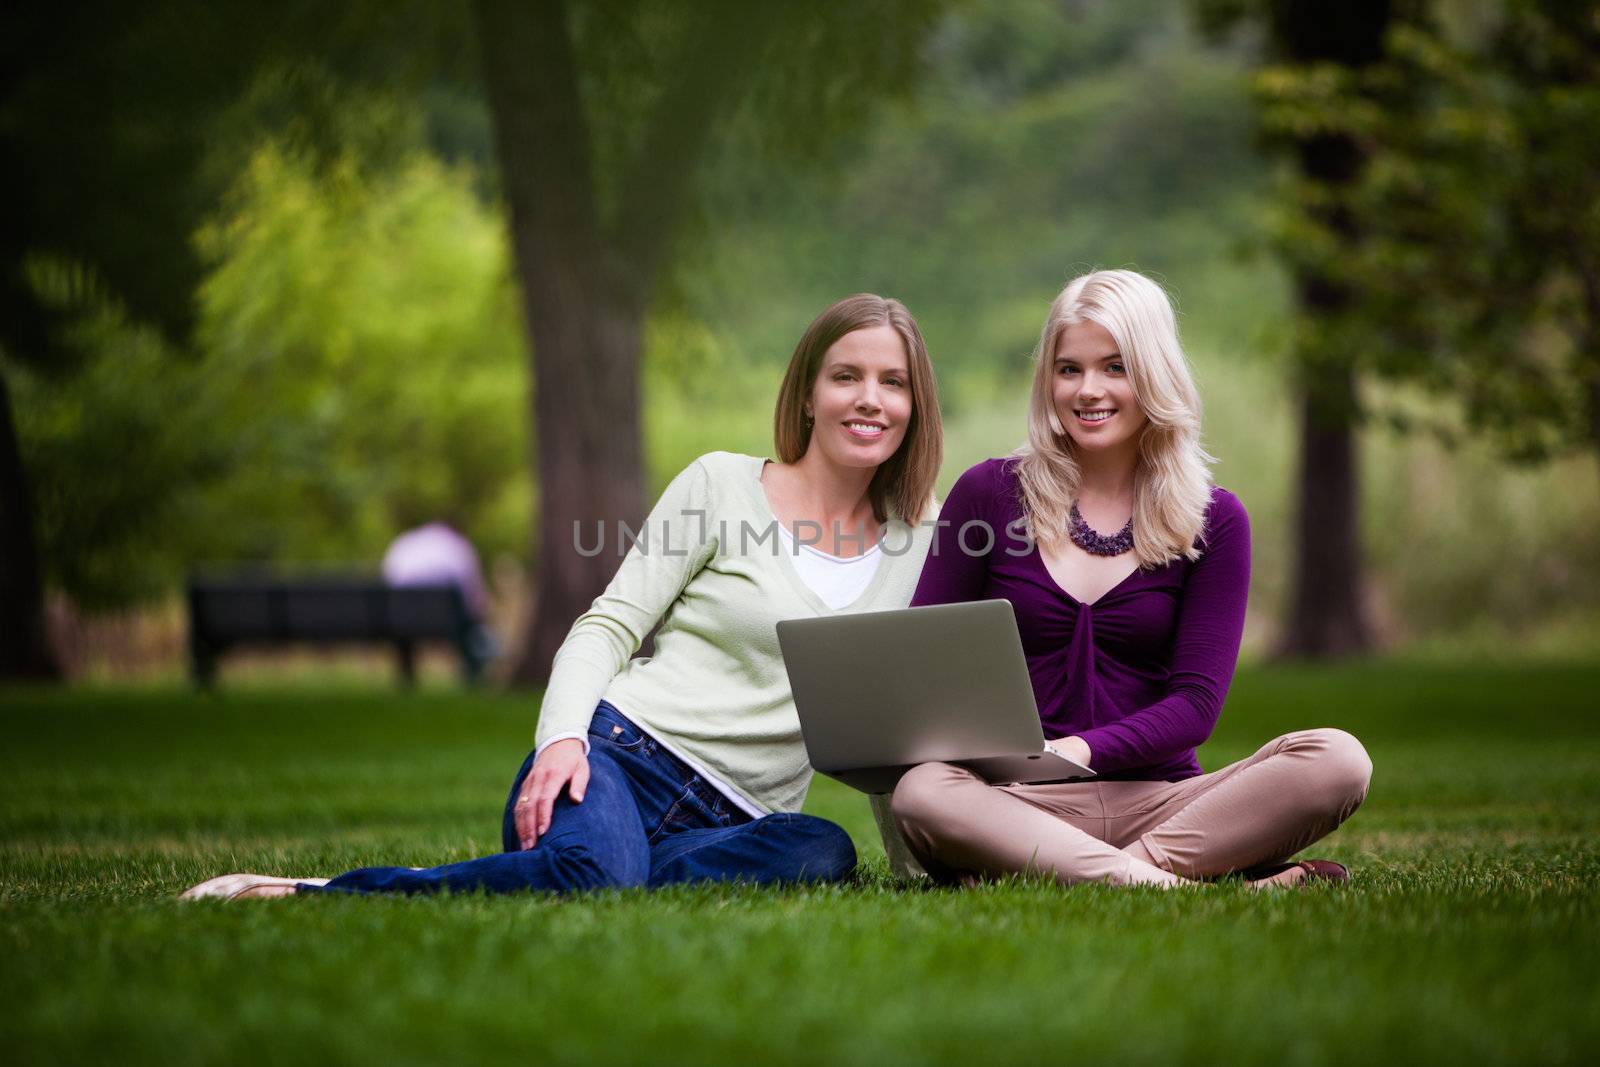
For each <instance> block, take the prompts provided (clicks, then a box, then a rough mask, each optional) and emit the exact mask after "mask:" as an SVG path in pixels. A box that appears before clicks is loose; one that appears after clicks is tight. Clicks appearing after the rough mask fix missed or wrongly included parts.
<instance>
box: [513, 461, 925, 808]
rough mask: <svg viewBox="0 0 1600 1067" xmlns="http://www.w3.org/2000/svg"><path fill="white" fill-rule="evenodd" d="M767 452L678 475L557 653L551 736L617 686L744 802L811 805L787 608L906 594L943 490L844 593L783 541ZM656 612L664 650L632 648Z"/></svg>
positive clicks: (649, 726)
mask: <svg viewBox="0 0 1600 1067" xmlns="http://www.w3.org/2000/svg"><path fill="white" fill-rule="evenodd" d="M765 463H766V461H765V460H763V459H761V458H760V457H758V456H744V455H736V454H733V453H728V452H712V453H710V454H708V455H705V456H701V457H700V458H699V459H697V460H695V461H694V462H693V463H691V464H690V465H689V466H688V467H687V468H685V469H684V471H683V472H682V473H681V474H679V475H678V476H677V477H676V478H674V479H673V480H672V484H671V485H669V486H667V488H666V491H665V492H663V493H662V494H661V499H660V501H658V502H657V504H656V506H655V508H654V509H652V511H651V512H650V516H649V518H648V519H647V520H646V522H645V529H644V531H643V532H642V535H641V538H640V540H639V542H638V543H636V544H634V545H633V547H632V548H630V549H629V551H628V553H627V555H626V557H625V558H624V559H623V560H622V563H621V565H620V566H619V567H618V568H617V573H616V576H615V577H614V578H612V580H611V584H610V585H608V586H607V587H606V590H605V592H604V593H602V594H601V595H600V596H599V597H598V598H597V599H596V600H595V602H594V604H593V605H592V606H591V607H590V609H589V610H588V611H587V612H585V613H584V614H583V615H582V616H580V617H579V619H578V621H577V622H575V623H574V624H573V626H572V630H571V632H569V633H568V634H567V639H566V641H564V642H563V643H562V645H561V648H560V650H559V651H557V653H556V657H555V663H554V666H553V668H552V671H551V677H550V685H549V688H548V689H547V690H546V692H545V698H544V703H543V706H542V708H541V709H540V715H539V727H538V735H537V740H538V743H539V744H541V745H542V744H544V743H545V742H547V741H549V740H552V739H554V738H556V737H559V736H583V734H584V732H585V731H586V730H587V728H588V725H589V720H590V718H591V716H593V714H594V709H595V705H596V704H597V703H599V701H600V700H601V699H605V700H606V701H608V702H609V703H611V704H613V705H614V706H616V707H617V708H618V710H620V711H621V712H622V713H623V714H624V715H626V716H628V717H629V718H630V719H632V720H634V721H635V722H637V723H638V724H639V725H640V726H641V727H643V728H644V729H645V730H646V731H647V732H648V733H650V734H651V735H653V736H654V737H656V738H657V739H659V740H660V741H661V742H662V743H663V744H665V745H666V746H667V747H668V748H669V749H670V750H671V751H673V752H676V753H677V754H679V755H680V756H682V757H683V758H684V759H685V760H686V761H688V762H689V763H691V764H692V765H693V766H695V767H696V768H698V769H700V770H701V771H702V773H705V774H707V775H708V776H709V777H711V778H712V779H713V780H715V781H716V782H717V783H719V785H721V786H725V787H726V790H727V791H729V792H730V797H731V799H735V800H738V799H741V798H742V799H743V800H744V801H746V802H747V803H746V804H741V805H740V806H741V807H747V805H753V806H754V808H755V809H757V810H759V811H761V812H767V811H798V810H799V809H800V806H801V804H803V803H804V801H805V796H806V789H807V787H808V786H809V785H810V782H811V766H810V764H809V763H808V762H807V761H806V752H805V745H804V743H803V742H802V741H801V738H800V720H799V718H798V717H797V715H796V713H795V709H794V698H793V695H792V694H791V693H790V690H789V677H788V675H787V673H786V672H785V671H784V667H783V656H782V654H781V652H780V651H779V648H778V635H777V629H776V626H777V623H778V622H779V621H780V620H783V619H797V618H813V617H816V616H821V615H833V614H854V613H857V612H863V611H886V610H889V609H892V608H903V607H905V606H906V605H908V604H909V603H910V602H911V594H912V592H913V591H914V590H915V588H916V584H917V578H918V576H919V575H920V573H921V571H922V563H923V559H924V558H925V557H926V555H927V551H928V544H929V541H930V538H931V535H932V533H933V529H934V527H933V522H934V519H935V517H936V514H937V508H936V506H935V505H934V504H933V503H932V502H931V501H930V503H929V508H928V511H927V513H926V514H924V515H923V516H921V520H922V521H921V522H920V523H918V524H917V525H915V526H908V525H907V524H905V523H904V522H899V521H891V522H890V523H889V524H888V525H887V526H886V527H885V530H884V534H883V538H882V540H881V541H880V542H879V544H878V545H877V546H876V547H875V549H874V552H875V553H876V555H877V557H878V558H877V562H876V563H875V564H867V566H870V567H871V568H872V573H871V574H870V575H867V576H866V578H865V580H864V581H863V582H862V583H861V589H860V590H859V592H858V594H857V595H856V596H855V597H854V598H853V599H852V600H851V601H849V602H848V603H847V604H846V605H845V606H844V607H841V608H834V607H830V606H829V601H828V598H825V597H824V596H821V595H819V594H818V591H817V590H814V589H813V588H812V587H811V586H810V585H809V584H807V582H806V581H805V579H804V578H803V577H802V576H801V573H800V571H799V569H798V568H797V567H796V564H795V557H794V556H793V555H791V553H790V552H789V551H788V550H786V548H785V546H784V539H783V533H782V532H781V527H780V526H779V524H778V523H777V520H776V519H775V518H774V517H773V514H772V509H771V507H770V506H769V505H768V503H767V498H766V494H765V492H764V491H763V489H762V486H761V469H762V467H763V465H764V464H765ZM592 537H593V533H592V531H590V532H585V534H584V536H583V538H582V539H581V540H583V541H585V542H587V543H592ZM605 548H606V550H608V551H616V550H617V548H616V545H615V544H612V543H609V542H608V543H607V544H606V546H605ZM852 565H854V564H852ZM857 580H859V579H857ZM657 622H660V624H661V626H660V629H659V630H657V632H656V638H655V655H654V656H651V657H649V658H647V659H630V658H629V657H631V656H633V654H634V652H636V651H637V650H638V648H639V645H640V643H641V642H642V641H643V640H644V637H645V635H646V634H648V633H649V632H650V630H651V628H652V627H654V626H655V625H656V623H657ZM747 810H748V808H747Z"/></svg>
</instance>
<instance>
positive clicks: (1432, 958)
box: [0, 664, 1600, 1065]
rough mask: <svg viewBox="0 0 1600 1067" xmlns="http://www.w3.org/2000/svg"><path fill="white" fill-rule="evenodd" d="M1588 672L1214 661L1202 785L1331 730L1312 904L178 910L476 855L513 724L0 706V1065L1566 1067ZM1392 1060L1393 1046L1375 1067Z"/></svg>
mask: <svg viewBox="0 0 1600 1067" xmlns="http://www.w3.org/2000/svg"><path fill="white" fill-rule="evenodd" d="M1597 690H1600V666H1526V667H1497V666H1469V667H1460V668H1450V667H1444V666H1438V665H1427V666H1422V665H1410V664H1380V665H1372V666H1364V667H1356V668H1341V669H1330V670H1280V669H1273V670H1265V669H1257V670H1251V671H1247V672H1244V673H1243V674H1242V675H1241V676H1240V678H1239V680H1238V682H1237V683H1236V684H1235V687H1234V692H1233V695H1232V698H1231V699H1230V701H1229V706H1228V709H1227V711H1226V712H1225V713H1224V716H1223V721H1222V724H1221V727H1220V728H1219V730H1218V733H1217V735H1216V737H1215V738H1214V739H1213V741H1212V742H1211V743H1210V744H1209V745H1208V746H1207V747H1206V749H1205V750H1204V751H1203V752H1202V753H1201V757H1202V762H1203V763H1204V764H1205V765H1206V766H1207V767H1215V766H1219V765H1221V764H1222V763H1224V762H1227V761H1229V760H1233V759H1236V758H1238V757H1241V756H1244V755H1246V754H1248V753H1249V752H1250V751H1252V750H1253V749H1254V748H1255V747H1256V746H1257V745H1259V744H1260V743H1262V742H1264V741H1266V740H1267V739H1268V738H1269V737H1271V736H1273V735H1275V734H1278V733H1282V732H1285V731H1287V730H1290V729H1294V728H1298V727H1307V726H1341V727H1344V728H1346V729H1349V730H1351V731H1353V732H1354V733H1356V734H1357V735H1358V736H1360V737H1361V738H1362V739H1363V740H1364V741H1365V742H1366V743H1367V745H1368V748H1369V749H1370V751H1371V753H1372V756H1373V760H1374V762H1375V764H1376V772H1375V774H1374V777H1373V783H1372V792H1371V795H1370V797H1369V799H1368V801H1367V803H1366V806H1365V807H1363V808H1362V810H1361V811H1360V812H1358V813H1357V814H1356V816H1355V818H1354V819H1353V820H1352V821H1351V822H1350V823H1349V824H1348V825H1347V826H1346V827H1345V828H1344V829H1342V830H1341V831H1339V833H1337V834H1336V835H1335V836H1334V837H1333V838H1331V839H1329V840H1328V841H1326V842H1324V843H1323V844H1321V845H1319V846H1317V847H1316V848H1315V849H1314V850H1313V854H1315V855H1323V856H1329V857H1333V858H1336V859H1340V860H1343V861H1345V862H1347V863H1350V864H1351V865H1352V866H1353V868H1354V870H1355V872H1356V880H1355V882H1354V883H1353V884H1352V885H1350V886H1349V887H1346V888H1343V889H1338V890H1333V889H1317V890H1311V891H1301V892H1293V893H1278V894H1271V895H1253V894H1251V893H1249V892H1248V891H1246V890H1244V889H1242V888H1241V887H1238V886H1234V885H1224V886H1215V887H1208V888H1205V889H1201V890H1198V891H1194V892H1184V893H1170V894H1163V893H1161V892H1159V891H1154V890H1118V889H1112V888H1108V887H1101V886H1080V887H1076V888H1072V889H1062V888H1058V887H1055V886H1052V885H1046V884H1041V883H1038V882H1018V883H1010V884H1004V885H994V886H986V887H983V888H979V889H972V890H942V889H941V890H923V889H909V890H902V889H899V888H896V887H895V886H893V885H892V884H891V883H890V882H889V880H888V878H887V876H886V871H885V868H884V864H883V858H882V850H881V848H880V847H879V846H878V843H877V841H876V840H875V837H874V834H873V831H872V823H871V818H870V816H869V814H868V811H867V807H866V804H865V801H864V800H863V799H862V798H860V797H859V796H858V795H856V794H854V793H852V792H851V791H849V790H847V789H845V788H844V787H842V786H838V785H836V784H835V783H832V782H829V781H826V780H822V779H819V780H818V781H817V782H816V783H815V785H814V786H813V788H812V791H811V800H810V803H809V805H808V810H811V811H813V812H815V813H817V814H820V815H824V816H827V817H829V818H832V819H835V820H837V821H839V822H840V823H842V824H843V825H844V826H845V827H846V828H848V829H849V830H850V832H851V834H852V835H853V836H854V837H855V839H856V842H857V845H858V847H859V848H860V851H861V854H862V858H863V870H862V873H861V875H860V877H859V879H858V881H857V882H856V883H855V884H853V885H849V886H844V887H836V888H829V889H822V890H809V891H800V890H790V891H781V892H756V891H751V890H747V889H741V888H697V889H677V890H671V891H667V892H662V893H656V894H644V893H634V892H630V893H623V894H604V895H600V896H596V897H590V898H585V899H574V900H560V899H554V898H548V897H543V898H541V897H533V896H524V897H511V898H486V897H456V898H449V899H326V898H314V899H313V898H307V899H286V900H276V901H255V902H245V903H240V904H232V905H227V904H214V903H205V904H199V905H181V904H179V903H177V902H176V901H175V900H174V899H173V897H174V895H175V894H176V893H177V892H178V891H179V890H181V889H182V888H183V887H185V886H186V885H188V884H190V883H192V882H195V881H198V880H200V879H201V878H203V877H207V876H209V875H212V874H217V873H221V872H226V871H232V870H258V871H265V872H269V873H279V874H292V875H314V874H319V873H320V874H333V873H337V872H338V871H341V870H344V869H348V868H351V867H357V866H364V865H369V864H374V863H386V864H431V863H438V862H442V861H447V860H454V859H461V858H465V857H468V856H472V855H477V854H481V853H484V852H488V851H492V850H495V849H497V848H498V843H499V812H500V805H501V803H502V801H503V798H504V790H505V788H506V787H507V785H508V784H509V776H510V775H511V773H512V772H513V771H514V770H515V769H516V766H517V764H518V763H519V761H520V760H521V757H522V756H523V755H524V753H525V751H526V745H527V743H528V740H529V738H530V736H531V732H532V720H533V710H534V706H533V702H532V701H530V700H529V699H527V698H514V697H507V696H480V695H460V694H457V693H453V692H443V691H440V692H433V691H425V692H423V693H420V694H413V695H405V694H397V693H392V692H388V691H381V690H373V689H361V688H354V687H349V688H339V687H331V688H330V687H321V688H308V689H304V690H301V689H292V688H284V689H280V690H273V691H266V690H262V689H260V688H243V687H235V688H234V689H232V690H226V689H225V690H224V691H223V693H222V694H221V695H220V696H218V697H197V696H195V695H192V694H190V693H187V692H184V691H179V690H163V691H151V690H116V691H85V690H77V691H65V692H47V691H37V692H35V691H11V692H9V693H4V694H0V961H3V962H0V1055H3V1056H4V1058H5V1060H6V1061H7V1062H12V1063H57V1062H85V1061H91V1060H92V1061H97V1062H98V1061H114V1062H118V1063H127V1064H132V1063H164V1064H166V1063H201V1062H212V1063H215V1062H229V1061H231V1062H255V1061H261V1060H269V1059H270V1060H274V1061H284V1060H288V1059H289V1058H290V1057H296V1056H303V1057H306V1058H307V1059H308V1061H309V1058H311V1057H316V1058H317V1059H318V1060H320V1061H322V1062H328V1061H334V1062H360V1063H385V1064H397V1063H427V1062H437V1061H440V1060H443V1059H446V1058H449V1059H452V1060H454V1059H460V1060H469V1059H481V1060H488V1059H490V1058H491V1057H492V1058H494V1059H495V1060H496V1061H497V1062H498V1061H505V1062H512V1063H522V1064H529V1065H534V1064H547V1063H583V1062H640V1063H686V1064H690V1063H692V1064H724V1063H726V1064H750V1063H791V1062H828V1061H831V1062H842V1063H862V1064H877V1063H885V1062H888V1063H898V1062H928V1063H949V1064H980V1063H991V1062H1003V1061H1006V1060H1014V1061H1017V1062H1050V1061H1058V1060H1059V1061H1063V1062H1074V1061H1084V1062H1088V1063H1119V1064H1120V1063H1129V1062H1134V1063H1141V1062H1149V1063H1175V1062H1184V1063H1191V1062H1219V1061H1228V1062H1233V1063H1263V1064H1280V1063H1291V1064H1294V1063H1303V1064H1321V1063H1328V1064H1344V1063H1347V1062H1349V1061H1350V1060H1352V1059H1356V1060H1357V1061H1360V1060H1362V1059H1364V1058H1368V1057H1370V1056H1372V1055H1373V1053H1374V1052H1377V1051H1382V1052H1385V1053H1393V1054H1394V1055H1395V1056H1396V1057H1404V1058H1406V1059H1415V1060H1426V1061H1431V1062H1446V1061H1448V1062H1452V1063H1455V1062H1461V1061H1462V1060H1463V1058H1464V1059H1465V1062H1468V1063H1480V1062H1489V1061H1492V1062H1507V1063H1509V1062H1516V1063H1525V1062H1527V1063H1576V1062H1580V1061H1581V1062H1588V1061H1589V1060H1590V1058H1591V1057H1592V1056H1593V1054H1594V1052H1595V1050H1596V1049H1597V1048H1600V982H1597V978H1596V974H1597V970H1596V958H1597V951H1600V922H1597V912H1600V908H1597V904H1596V899H1597V891H1600V847H1597V845H1596V843H1595V842H1596V834H1597V832H1600V745H1597V742H1600V715H1597V713H1596V710H1595V709H1596V707H1597V701H1596V699H1595V696H1596V692H1597ZM1401 1062H1404V1060H1401Z"/></svg>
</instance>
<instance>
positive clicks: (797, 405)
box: [772, 293, 944, 524]
mask: <svg viewBox="0 0 1600 1067" xmlns="http://www.w3.org/2000/svg"><path fill="white" fill-rule="evenodd" d="M871 326H889V327H892V328H893V329H894V331H895V333H898V334H899V335H900V340H901V342H902V343H903V344H904V345H905V348H906V362H907V364H909V366H908V367H907V370H908V371H909V373H910V375H911V422H910V424H909V425H908V426H907V427H906V436H905V440H904V441H901V442H900V447H899V448H897V449H896V450H895V453H894V455H893V456H890V457H889V458H888V459H887V460H885V461H884V462H883V463H882V464H881V465H880V466H879V467H878V469H877V471H876V472H875V473H874V474H873V476H872V482H871V484H870V485H868V487H867V497H868V499H870V500H871V501H872V511H873V515H874V517H876V518H877V520H878V521H879V522H886V521H888V519H889V518H890V517H891V516H893V517H894V518H898V519H900V520H902V521H904V522H908V523H912V524H915V523H918V522H920V521H921V520H922V516H923V515H924V514H925V513H926V512H927V510H928V507H929V506H930V505H931V504H932V503H933V483H934V481H935V479H937V478H938V476H939V464H940V463H941V462H942V461H943V459H944V423H943V420H941V419H940V417H939V390H938V386H937V385H936V384H935V382H934V378H933V362H932V361H931V360H930V359H929V358H928V345H927V342H925V341H924V340H923V339H922V330H921V329H919V328H918V326H917V320H916V319H914V318H912V317H911V312H909V311H907V310H906V306H905V305H904V304H902V303H900V301H898V300H891V299H888V298H886V297H881V296H876V295H874V294H872V293H857V294H855V295H854V296H847V297H845V298H844V299H843V300H840V301H837V302H835V303H834V304H833V305H831V306H830V307H828V308H827V309H826V310H825V311H823V312H822V314H820V315H818V316H817V317H816V318H815V319H813V320H812V321H811V325H810V326H807V327H806V332H805V335H804V336H802V337H801V338H800V343H799V344H798V345H796V346H795V349H794V355H793V356H791V357H790V359H789V369H788V371H787V372H786V373H785V374H784V376H783V386H782V387H781V388H780V389H779V390H778V404H777V409H776V410H775V411H774V412H773V418H772V436H773V443H774V445H776V447H777V453H778V459H779V460H781V461H782V462H784V463H798V462H799V461H800V457H801V456H803V455H805V454H806V449H807V447H809V446H810V444H811V423H810V422H809V421H808V420H807V419H806V411H805V408H806V401H807V400H809V399H811V391H812V389H814V388H815V387H816V384H817V374H818V373H819V372H820V371H821V370H822V359H823V357H824V356H826V355H827V354H828V349H830V348H832V347H833V344H834V342H835V341H837V340H839V338H841V337H843V336H844V335H845V334H847V333H854V332H855V331H856V330H864V329H867V328H868V327H871Z"/></svg>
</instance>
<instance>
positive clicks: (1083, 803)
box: [890, 729, 1372, 885]
mask: <svg viewBox="0 0 1600 1067" xmlns="http://www.w3.org/2000/svg"><path fill="white" fill-rule="evenodd" d="M1371 777H1372V761H1371V760H1370V759H1369V758H1368V757H1367V751H1366V749H1364V748H1362V747H1361V742H1360V741H1357V740H1356V739H1355V738H1354V737H1352V736H1351V735H1349V734H1347V733H1345V732H1344V731H1343V730H1331V729H1324V730H1301V731H1299V732H1297V733H1292V734H1285V735H1284V736H1282V737H1279V738H1276V739H1274V740H1272V741H1270V742H1268V743H1267V744H1265V745H1263V746H1262V747H1261V749H1260V750H1259V751H1257V752H1256V753H1255V755H1253V756H1250V757H1249V758H1248V759H1243V760H1240V761H1239V762H1238V763H1234V764H1230V765H1228V766H1226V767H1223V768H1222V769H1221V770H1217V771H1212V772H1211V773H1210V774H1202V775H1200V776H1199V777H1198V778H1189V779H1187V780H1185V781H1182V782H1064V783H1060V784H1057V785H1002V786H994V785H989V784H988V783H986V782H984V781H983V780H982V779H980V778H979V777H978V776H977V775H975V774H973V773H972V772H971V771H968V770H965V769H963V768H960V767H955V766H952V765H950V764H948V763H925V764H923V765H922V766H920V767H915V768H913V769H912V770H911V771H910V772H909V773H907V774H906V776H905V777H904V778H902V779H901V780H900V784H899V785H898V786H897V787H896V788H895V791H894V798H893V800H892V801H891V803H890V810H891V811H892V813H893V815H894V820H895V823H896V824H897V825H898V827H899V829H900V831H901V833H903V834H904V835H905V840H906V844H907V845H908V846H909V847H910V850H911V852H912V854H913V855H914V856H915V857H916V858H917V860H918V861H920V862H921V863H922V865H923V866H924V867H925V868H926V869H927V870H928V872H929V873H930V874H931V875H933V877H935V878H938V879H943V880H952V879H957V878H960V877H962V876H972V875H976V876H979V877H993V876H998V875H1005V874H1012V873H1015V872H1019V871H1037V872H1041V873H1048V874H1051V875H1053V876H1054V877H1055V878H1056V879H1057V880H1058V881H1061V882H1067V883H1072V882H1110V883H1112V884H1114V885H1138V884H1141V883H1147V882H1150V883H1162V884H1171V883H1175V882H1180V881H1183V880H1184V879H1190V878H1206V877H1210V876H1214V875H1221V874H1227V873H1229V872H1231V871H1239V870H1243V869H1245V868H1247V867H1255V866H1258V865H1261V864H1264V863H1276V862H1279V861H1282V860H1286V859H1288V858H1289V857H1290V856H1292V855H1294V854H1295V853H1296V852H1298V851H1300V850H1301V849H1303V848H1305V847H1306V846H1307V845H1309V844H1311V843H1312V842H1313V841H1316V840H1318V839H1319V838H1322V837H1324V836H1326V835H1327V834H1328V833H1330V832H1331V831H1332V830H1333V829H1334V828H1335V827H1336V826H1338V825H1339V824H1340V823H1341V822H1343V821H1344V820H1345V819H1347V818H1349V817H1350V814H1351V813H1352V812H1354V811H1355V810H1356V808H1357V807H1359V806H1360V804H1361V802H1362V800H1364V799H1365V798H1366V795H1367V783H1368V781H1369V780H1370V779H1371Z"/></svg>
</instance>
